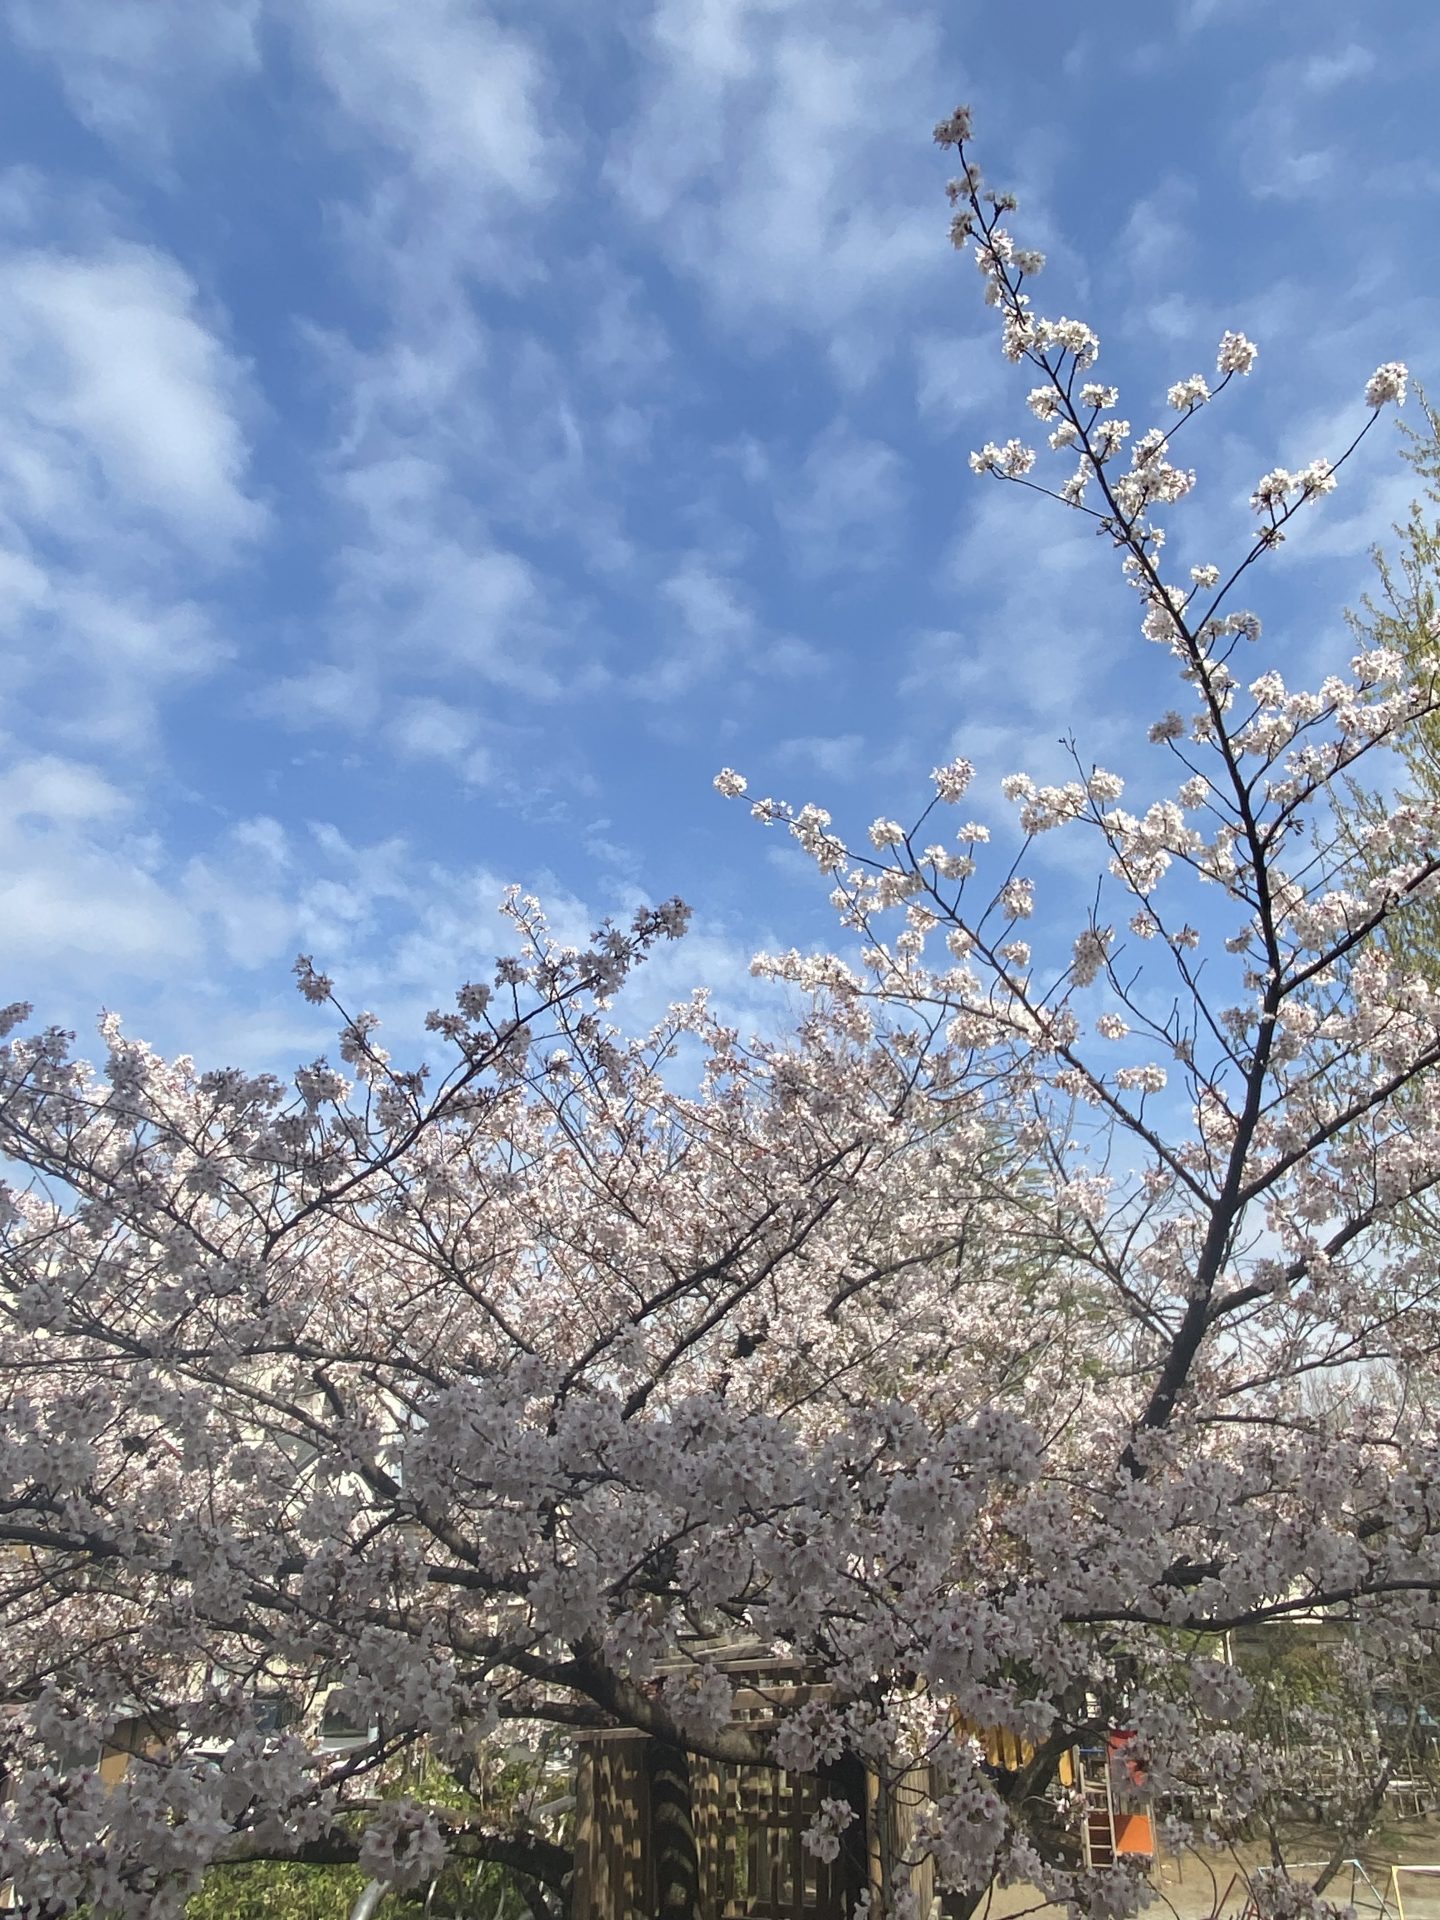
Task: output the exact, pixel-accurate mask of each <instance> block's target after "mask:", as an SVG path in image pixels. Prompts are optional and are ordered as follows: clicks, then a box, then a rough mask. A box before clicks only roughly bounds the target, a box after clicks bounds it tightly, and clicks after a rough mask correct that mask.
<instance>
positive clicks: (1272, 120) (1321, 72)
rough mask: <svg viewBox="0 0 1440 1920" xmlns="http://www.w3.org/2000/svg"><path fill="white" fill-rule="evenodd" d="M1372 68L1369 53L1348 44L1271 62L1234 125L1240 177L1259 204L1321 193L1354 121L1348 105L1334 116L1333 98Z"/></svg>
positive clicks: (1365, 49)
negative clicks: (1260, 202)
mask: <svg viewBox="0 0 1440 1920" xmlns="http://www.w3.org/2000/svg"><path fill="white" fill-rule="evenodd" d="M1374 66H1375V56H1374V55H1373V54H1372V53H1371V52H1370V51H1369V49H1368V48H1365V47H1362V46H1359V45H1358V44H1355V43H1353V42H1352V43H1350V44H1347V45H1344V46H1340V47H1337V48H1335V49H1333V50H1332V51H1327V52H1321V53H1313V54H1310V55H1308V56H1306V57H1305V58H1304V59H1285V60H1276V61H1274V62H1273V63H1272V64H1271V65H1270V66H1268V67H1266V68H1265V69H1264V70H1263V72H1262V73H1261V75H1260V80H1259V85H1258V88H1257V90H1256V94H1255V100H1254V105H1253V106H1252V107H1251V109H1250V111H1249V112H1248V113H1246V114H1244V115H1243V116H1242V117H1241V119H1240V121H1239V124H1238V126H1237V128H1236V139H1235V151H1236V152H1237V154H1238V155H1239V158H1240V171H1241V177H1242V179H1243V180H1244V182H1245V185H1246V186H1247V188H1248V189H1249V191H1250V192H1251V193H1253V194H1255V195H1256V196H1257V197H1258V198H1261V199H1278V200H1300V199H1307V198H1310V197H1312V196H1314V195H1316V194H1319V193H1322V192H1324V191H1325V190H1326V188H1327V186H1328V184H1329V183H1330V182H1331V181H1332V180H1333V178H1334V176H1335V172H1336V169H1337V168H1338V167H1339V165H1340V163H1341V156H1342V151H1343V140H1344V136H1345V134H1346V132H1347V131H1348V130H1349V128H1351V127H1352V126H1353V125H1354V124H1355V115H1354V110H1353V108H1352V107H1351V106H1350V105H1349V104H1348V103H1347V107H1346V110H1345V112H1344V114H1343V115H1338V116H1337V114H1336V112H1335V110H1334V107H1333V104H1332V103H1331V100H1330V96H1331V95H1332V94H1333V93H1334V92H1335V90H1336V89H1337V88H1339V87H1342V86H1347V85H1349V86H1353V85H1354V84H1355V83H1357V82H1358V81H1360V80H1362V79H1364V77H1365V76H1366V75H1367V74H1369V73H1370V72H1371V71H1372V70H1373V68H1374Z"/></svg>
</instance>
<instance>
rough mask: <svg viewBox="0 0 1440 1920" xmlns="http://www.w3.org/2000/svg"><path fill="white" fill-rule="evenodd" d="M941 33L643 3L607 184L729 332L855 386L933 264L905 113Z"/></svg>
mask: <svg viewBox="0 0 1440 1920" xmlns="http://www.w3.org/2000/svg"><path fill="white" fill-rule="evenodd" d="M937 49H938V34H937V30H936V27H935V24H934V22H933V20H931V19H929V18H924V17H921V18H916V17H913V16H911V17H908V18H905V19H901V18H899V17H897V15H896V13H895V11H894V10H893V8H890V7H888V6H876V5H872V4H867V3H866V0H658V4H656V6H655V7H654V9H653V11H652V13H651V16H650V22H649V35H648V52H649V55H650V62H651V76H652V77H651V84H650V87H649V89H648V94H647V97H646V98H645V101H644V104H643V107H642V110H641V113H640V115H639V118H638V121H637V123H636V124H635V125H634V126H633V127H631V128H630V129H628V130H627V131H626V132H624V133H623V134H622V135H621V136H620V138H619V139H618V140H617V142H616V144H615V146H614V148H613V150H612V153H611V156H610V160H609V163H608V166H607V170H606V171H607V177H608V178H609V180H610V181H611V183H612V184H613V186H614V188H615V191H616V192H617V194H618V195H619V197H620V199H621V201H622V203H623V204H624V205H625V206H626V207H627V208H628V210H629V211H630V213H631V214H632V216H633V217H634V218H635V219H637V220H639V221H640V222H642V223H644V224H646V225H650V226H653V227H654V228H655V229H656V234H657V238H658V241H659V244H660V245H661V247H662V248H663V249H664V251H665V253H666V254H667V255H668V256H669V258H670V259H671V260H672V261H673V262H674V264H675V265H676V266H677V268H678V269H679V270H680V271H681V272H683V273H684V274H686V275H687V276H690V277H692V278H694V279H695V280H697V281H698V282H699V283H700V284H701V285H702V286H703V287H704V289H705V291H706V293H707V295H708V296H709V298H710V299H711V300H712V302H713V303H714V306H715V308H716V310H717V312H718V313H719V314H720V315H721V316H722V318H724V319H725V320H726V321H727V322H731V323H740V324H744V325H747V326H748V325H752V324H759V325H762V326H763V327H766V328H774V327H775V326H779V327H781V328H788V327H794V328H798V329H801V330H803V331H807V332H812V333H815V334H817V335H819V336H820V337H821V338H822V339H823V340H825V341H826V342H827V344H828V345H829V347H830V349H831V352H832V355H833V356H834V358H835V360H836V362H837V364H838V365H839V366H840V367H841V368H842V369H843V370H844V371H846V372H847V373H848V374H849V375H851V376H854V377H863V375H864V374H865V373H866V372H867V371H868V370H869V368H870V366H871V365H872V364H873V363H874V361H875V360H876V358H877V357H882V356H883V354H884V352H885V350H886V348H885V344H884V336H883V333H882V334H877V333H876V332H875V328H876V327H877V325H882V326H883V322H882V321H881V320H880V318H879V316H883V315H885V314H887V313H891V314H893V313H895V312H897V311H899V310H900V309H902V308H903V306H904V304H905V302H906V301H907V300H908V299H910V298H911V297H912V296H913V290H914V287H915V284H916V282H917V280H918V279H919V278H920V277H921V276H922V275H924V274H926V273H929V272H931V271H933V270H934V269H935V268H936V266H937V264H939V265H943V262H944V253H943V248H941V247H938V246H937V236H938V234H939V232H940V231H941V229H942V226H943V218H942V208H941V206H940V204H939V203H938V195H936V196H935V198H934V199H931V198H930V197H928V196H929V195H931V194H933V193H934V190H935V187H936V186H937V185H938V180H937V179H936V176H935V173H934V162H933V158H932V150H931V149H930V148H929V144H928V141H927V140H926V139H925V136H924V128H923V126H919V127H917V123H916V110H917V109H916V103H917V101H922V100H924V99H926V98H927V97H928V96H929V94H930V91H931V89H932V79H933V72H934V65H935V59H936V54H937Z"/></svg>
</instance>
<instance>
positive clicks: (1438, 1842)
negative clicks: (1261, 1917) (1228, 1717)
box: [988, 1814, 1440, 1920]
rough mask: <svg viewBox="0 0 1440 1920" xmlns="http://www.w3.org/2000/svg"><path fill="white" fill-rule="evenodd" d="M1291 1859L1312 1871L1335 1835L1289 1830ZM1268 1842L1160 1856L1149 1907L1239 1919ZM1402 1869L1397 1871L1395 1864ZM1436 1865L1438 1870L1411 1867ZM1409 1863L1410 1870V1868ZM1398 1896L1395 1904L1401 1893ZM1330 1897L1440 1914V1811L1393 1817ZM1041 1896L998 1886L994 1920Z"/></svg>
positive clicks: (1183, 1918)
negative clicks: (1251, 1874)
mask: <svg viewBox="0 0 1440 1920" xmlns="http://www.w3.org/2000/svg"><path fill="white" fill-rule="evenodd" d="M1284 1838H1285V1842H1286V1861H1287V1864H1288V1865H1289V1866H1290V1868H1291V1870H1292V1872H1295V1873H1296V1877H1297V1878H1299V1877H1301V1872H1302V1871H1303V1868H1304V1866H1305V1865H1306V1864H1309V1865H1310V1866H1311V1869H1312V1872H1311V1875H1310V1876H1309V1877H1312V1878H1313V1874H1314V1873H1315V1872H1318V1870H1319V1865H1318V1863H1320V1862H1321V1861H1323V1860H1324V1859H1325V1858H1326V1857H1327V1855H1328V1854H1329V1852H1330V1850H1331V1847H1332V1846H1333V1840H1332V1837H1331V1836H1330V1835H1329V1834H1328V1833H1326V1832H1324V1831H1322V1830H1320V1829H1318V1828H1308V1829H1307V1828H1296V1829H1294V1830H1293V1831H1292V1832H1289V1833H1287V1834H1286V1835H1285V1836H1284ZM1269 1860H1270V1854H1269V1848H1268V1846H1266V1845H1265V1844H1264V1843H1263V1842H1260V1841H1250V1842H1245V1843H1242V1844H1240V1845H1238V1846H1236V1847H1235V1848H1234V1849H1233V1850H1232V1851H1226V1852H1221V1853H1208V1852H1205V1851H1203V1850H1202V1851H1197V1852H1192V1853H1187V1854H1185V1855H1183V1856H1180V1857H1175V1856H1163V1857H1162V1858H1161V1859H1160V1860H1159V1861H1157V1863H1156V1866H1155V1870H1154V1873H1153V1875H1152V1884H1153V1885H1154V1887H1155V1890H1156V1892H1157V1894H1158V1895H1159V1899H1158V1900H1157V1901H1156V1902H1155V1904H1154V1905H1153V1906H1152V1907H1151V1909H1150V1911H1151V1913H1152V1915H1155V1916H1156V1917H1157V1920H1166V1916H1174V1920H1242V1915H1243V1913H1244V1908H1245V1903H1246V1894H1247V1889H1246V1884H1245V1875H1246V1873H1247V1872H1249V1871H1250V1870H1252V1869H1253V1868H1255V1867H1263V1866H1268V1865H1269ZM1396 1866H1398V1867H1399V1868H1400V1869H1401V1872H1400V1873H1399V1874H1398V1875H1395V1876H1392V1873H1391V1869H1392V1867H1396ZM1422 1866H1423V1867H1433V1868H1434V1869H1435V1871H1434V1873H1433V1874H1422V1873H1417V1872H1414V1871H1413V1869H1414V1868H1416V1867H1422ZM1407 1869H1412V1870H1411V1871H1407ZM1397 1887H1398V1894H1399V1904H1398V1906H1397V1901H1396V1894H1397ZM1326 1893H1327V1896H1328V1897H1329V1898H1330V1899H1332V1900H1336V1901H1340V1902H1342V1903H1346V1904H1349V1905H1351V1906H1353V1907H1354V1909H1355V1914H1356V1920H1440V1816H1437V1815H1434V1814H1429V1815H1425V1816H1421V1817H1417V1818H1413V1819H1407V1820H1394V1821H1391V1822H1389V1823H1388V1824H1387V1825H1385V1826H1384V1827H1382V1828H1380V1829H1378V1830H1377V1831H1376V1832H1375V1833H1374V1834H1372V1835H1371V1837H1370V1839H1369V1841H1368V1842H1367V1844H1366V1845H1365V1846H1364V1847H1363V1848H1362V1849H1361V1852H1360V1855H1359V1858H1358V1861H1357V1862H1356V1863H1353V1864H1347V1865H1346V1866H1345V1867H1343V1868H1342V1869H1341V1871H1340V1872H1339V1873H1338V1874H1337V1875H1336V1876H1335V1878H1334V1879H1333V1880H1332V1881H1331V1883H1330V1885H1329V1886H1328V1888H1327V1889H1326ZM1037 1902H1038V1896H1037V1895H1036V1893H1035V1892H1034V1890H1033V1889H1031V1888H1026V1887H1012V1888H1009V1889H1008V1890H1006V1891H1005V1892H1004V1893H999V1892H997V1894H996V1897H995V1899H994V1900H993V1902H992V1903H991V1904H990V1906H989V1910H988V1916H989V1920H1018V1916H1019V1915H1021V1914H1024V1913H1029V1914H1032V1915H1033V1914H1035V1912H1036V1906H1037Z"/></svg>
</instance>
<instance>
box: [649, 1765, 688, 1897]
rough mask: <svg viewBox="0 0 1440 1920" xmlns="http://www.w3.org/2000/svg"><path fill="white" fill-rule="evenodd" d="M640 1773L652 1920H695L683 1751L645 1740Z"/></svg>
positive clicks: (686, 1769) (686, 1779) (686, 1783)
mask: <svg viewBox="0 0 1440 1920" xmlns="http://www.w3.org/2000/svg"><path fill="white" fill-rule="evenodd" d="M645 1772H646V1775H647V1778H648V1780H649V1785H650V1847H651V1854H652V1857H653V1859H654V1862H655V1915H656V1920H701V1916H700V1856H699V1854H698V1853H697V1851H696V1848H695V1818H694V1810H693V1807H692V1804H691V1799H690V1760H689V1757H688V1755H687V1754H686V1752H685V1750H684V1748H683V1747H677V1746H673V1745H672V1744H671V1743H670V1742H669V1741H668V1740H660V1739H651V1740H649V1741H647V1742H646V1745H645Z"/></svg>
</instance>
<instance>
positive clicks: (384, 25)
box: [286, 0, 557, 205]
mask: <svg viewBox="0 0 1440 1920" xmlns="http://www.w3.org/2000/svg"><path fill="white" fill-rule="evenodd" d="M286 17H288V18H289V19H290V20H291V21H292V22H293V24H294V25H295V26H296V27H297V28H298V29H300V30H301V32H302V33H303V35H304V39H305V45H306V49H307V52H308V54H309V58H310V60H311V62H312V63H313V66H314V68H315V71H316V72H317V73H318V74H319V76H320V77H321V79H322V80H323V81H324V82H325V84H326V85H327V87H329V89H330V91H331V92H332V94H333V95H334V97H335V100H336V101H337V102H338V104H339V105H340V107H341V108H342V109H343V111H344V113H345V114H346V115H347V116H348V117H349V119H350V120H351V121H352V122H353V123H354V124H355V126H356V128H357V129H362V130H363V131H364V132H365V133H367V134H369V135H371V136H373V137H375V138H377V139H379V140H381V141H383V142H384V144H385V145H386V146H387V147H389V148H390V149H391V151H392V152H393V153H394V154H396V155H397V156H398V157H399V158H400V159H401V160H402V161H403V163H404V165H405V167H406V168H407V170H410V171H412V172H413V173H414V174H416V175H418V176H421V177H424V178H428V179H430V180H440V181H446V182H450V181H455V180H456V179H457V178H459V177H463V179H464V180H465V182H466V183H467V185H468V186H469V187H470V188H471V189H472V190H473V189H476V188H479V189H481V190H482V191H483V190H495V191H499V192H502V193H504V194H507V195H510V196H512V197H513V198H514V199H516V200H518V201H520V202H522V203H523V204H527V205H533V204H535V203H536V202H537V201H540V200H543V199H545V198H547V197H548V195H549V194H550V193H551V192H552V191H553V190H554V188H555V184H556V172H555V167H556V154H557V142H556V141H555V139H554V137H553V136H552V134H551V133H550V132H549V131H548V130H547V128H546V125H545V121H544V116H543V111H542V99H543V94H544V88H545V73H544V69H543V66H542V64H541V61H540V58H539V55H538V53H537V51H536V49H535V47H534V46H533V45H532V44H531V43H530V42H529V41H528V40H526V39H525V38H524V37H523V36H522V35H520V34H518V33H516V32H514V31H513V30H511V29H509V28H507V27H502V26H501V25H500V24H499V23H498V22H497V21H496V20H495V19H494V18H493V16H492V15H491V13H490V11H489V9H488V8H486V7H484V6H479V5H475V4H473V0H408V4H407V5H406V6H404V7H397V6H395V5H394V3H393V0H296V4H295V5H294V6H293V7H292V8H287V9H286Z"/></svg>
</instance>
